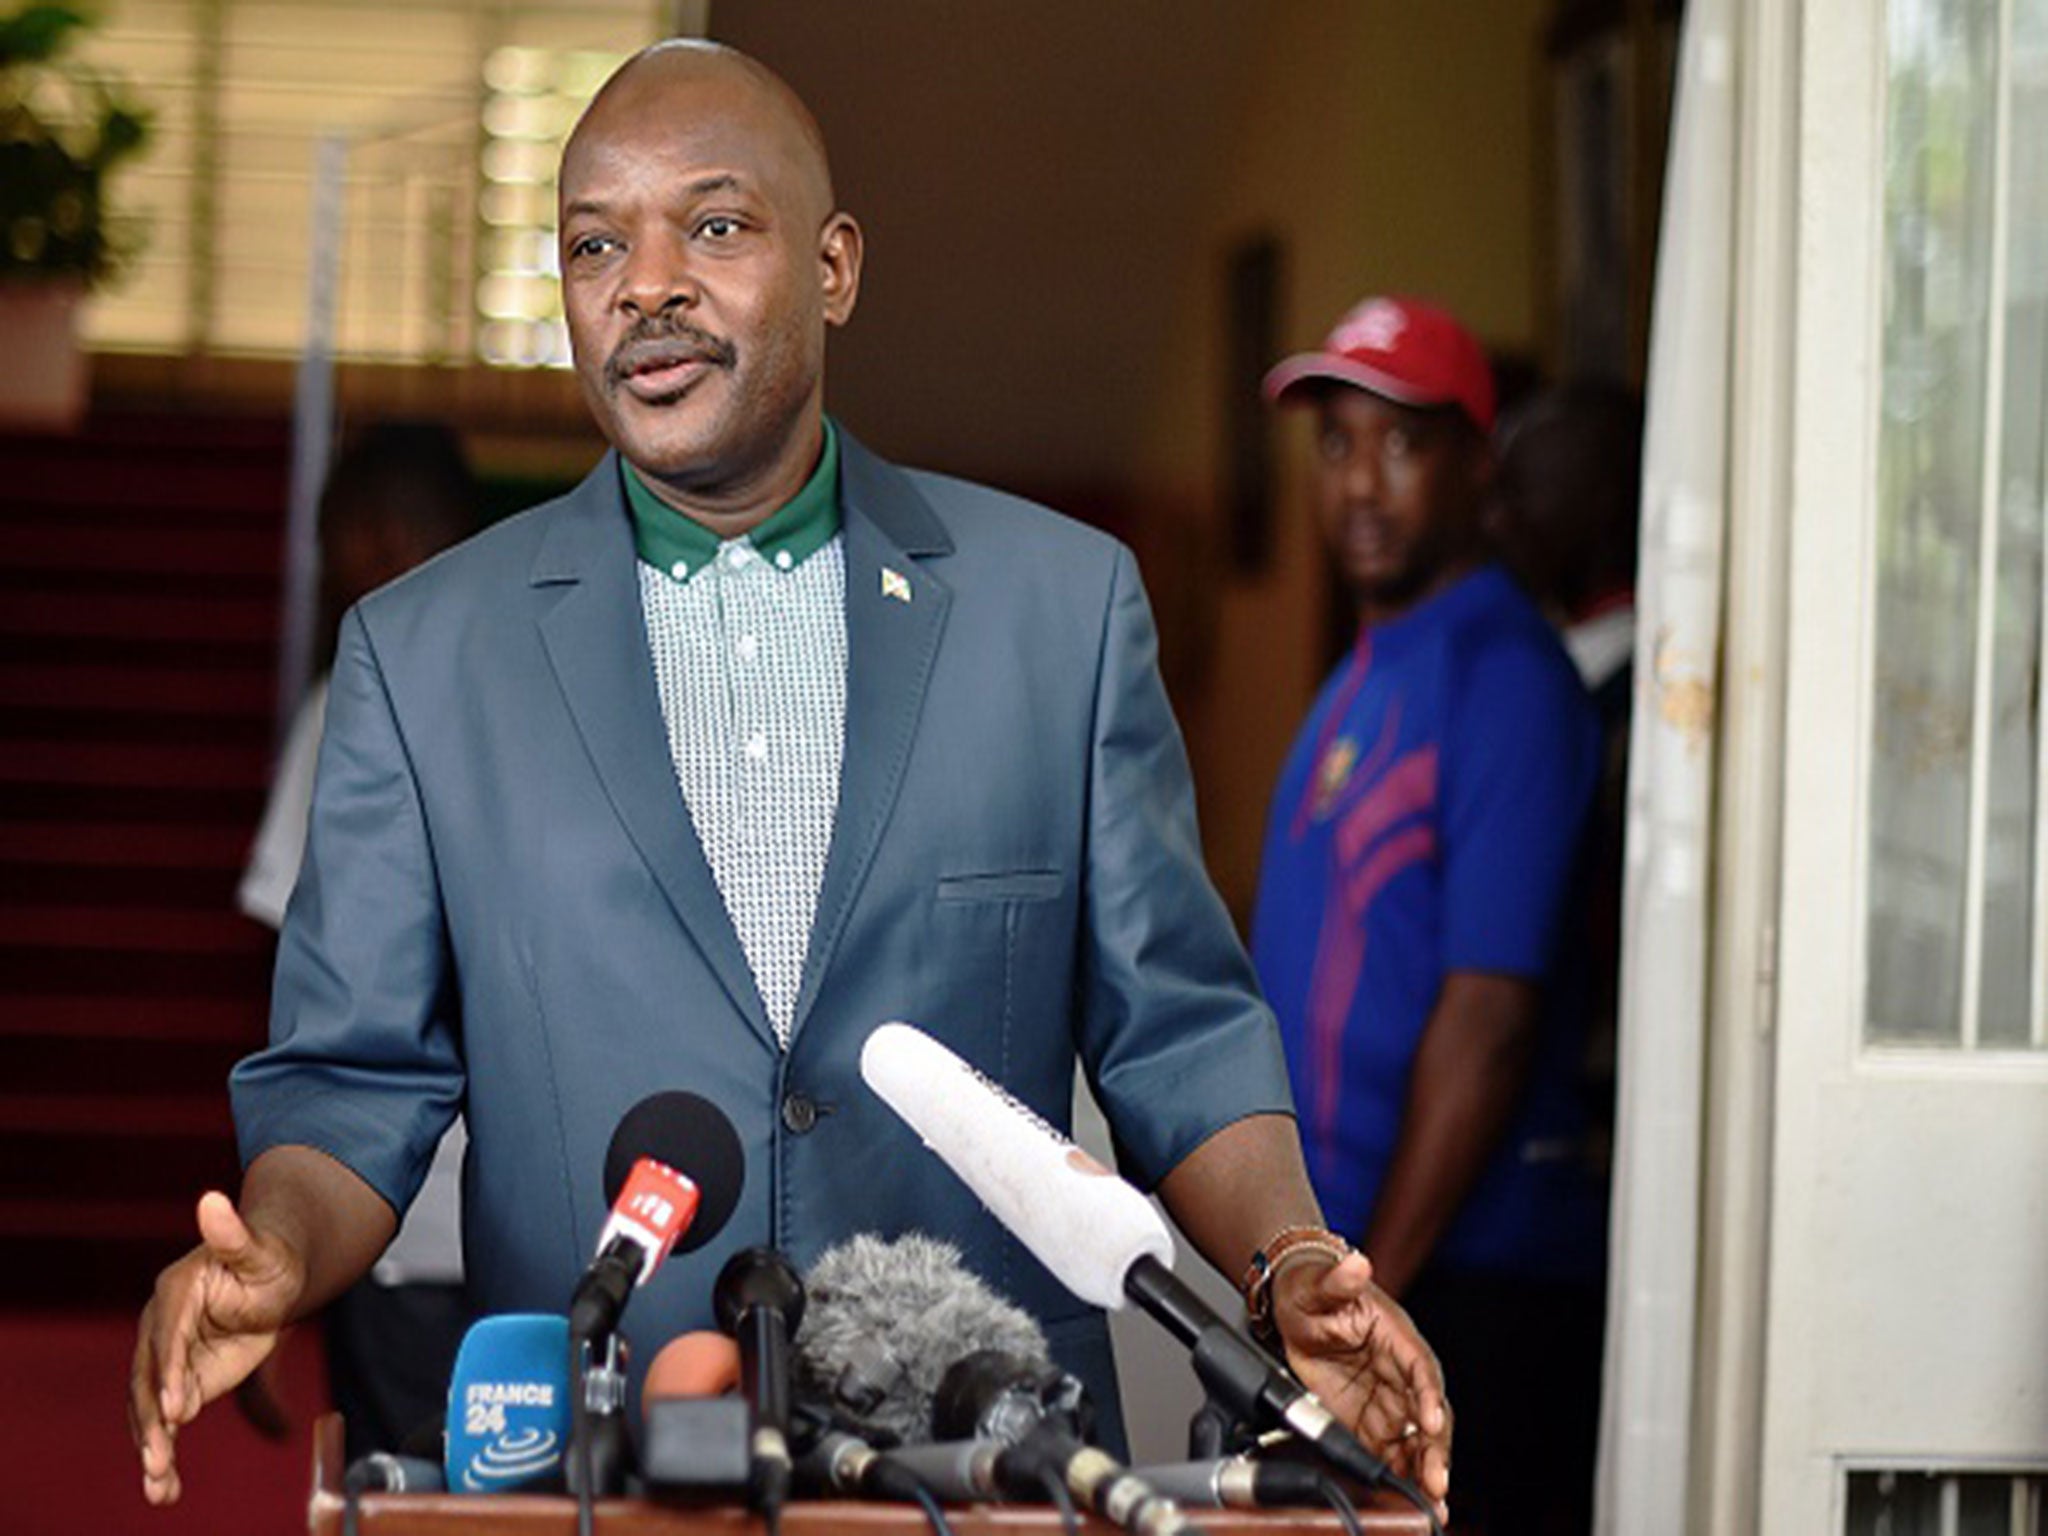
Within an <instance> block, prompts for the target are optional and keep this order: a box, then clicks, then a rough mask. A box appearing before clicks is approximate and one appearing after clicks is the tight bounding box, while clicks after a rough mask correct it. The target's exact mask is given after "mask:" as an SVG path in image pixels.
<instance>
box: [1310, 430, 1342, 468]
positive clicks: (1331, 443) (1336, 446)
mask: <svg viewBox="0 0 2048 1536" xmlns="http://www.w3.org/2000/svg"><path fill="white" fill-rule="evenodd" d="M1349 451H1350V444H1349V443H1347V442H1345V440H1344V434H1343V433H1341V432H1325V433H1324V434H1323V435H1322V436H1321V437H1319V438H1317V439H1316V452H1318V453H1320V454H1321V455H1322V456H1323V457H1324V458H1325V459H1326V460H1328V461H1329V462H1330V463H1332V464H1334V463H1336V462H1337V461H1338V460H1339V459H1341V458H1343V457H1344V455H1345V454H1346V453H1347V452H1349Z"/></svg>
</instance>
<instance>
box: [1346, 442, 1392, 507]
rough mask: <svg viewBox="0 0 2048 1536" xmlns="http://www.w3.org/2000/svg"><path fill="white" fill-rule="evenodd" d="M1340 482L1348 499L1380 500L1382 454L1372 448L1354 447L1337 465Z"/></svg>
mask: <svg viewBox="0 0 2048 1536" xmlns="http://www.w3.org/2000/svg"><path fill="white" fill-rule="evenodd" d="M1337 478H1338V483H1339V484H1341V485H1342V486H1343V488H1344V497H1345V499H1346V500H1347V501H1377V500H1379V495H1380V487H1381V483H1382V478H1383V477H1382V475H1381V472H1380V456H1379V455H1378V454H1377V453H1375V452H1374V451H1373V450H1372V449H1371V448H1368V447H1360V448H1354V449H1352V450H1351V452H1350V453H1348V454H1346V455H1345V457H1344V461H1343V463H1341V464H1340V465H1338V467H1337Z"/></svg>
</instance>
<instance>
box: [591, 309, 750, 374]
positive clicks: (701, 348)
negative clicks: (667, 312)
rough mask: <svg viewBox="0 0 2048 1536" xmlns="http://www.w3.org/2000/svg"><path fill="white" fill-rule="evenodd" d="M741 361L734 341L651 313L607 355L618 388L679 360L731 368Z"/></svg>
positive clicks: (607, 368)
mask: <svg viewBox="0 0 2048 1536" xmlns="http://www.w3.org/2000/svg"><path fill="white" fill-rule="evenodd" d="M738 361H739V353H738V352H737V351H736V350H735V349H734V348H733V344H732V343H731V342H729V341H726V340H724V339H723V338H721V337H718V336H714V335H712V334H711V333H710V332H709V331H707V330H704V329H703V328H701V327H699V326H695V325H692V324H690V322H689V321H687V320H677V319H673V318H664V317H663V316H661V315H649V316H648V317H646V318H645V319H643V320H640V321H637V322H636V323H635V324H634V326H633V328H632V330H630V331H628V332H627V333H626V335H625V338H624V339H623V340H621V341H620V343H619V344H618V346H616V347H615V348H613V349H612V355H611V356H610V357H608V358H606V359H605V365H604V376H605V382H606V384H608V385H610V386H611V387H613V388H617V387H618V386H619V385H620V384H623V383H624V382H625V381H626V380H627V379H629V378H631V377H632V376H633V375H634V374H636V373H645V372H648V371H650V370H652V369H655V368H672V367H674V366H675V365H676V364H678V363H710V364H711V365H712V366H714V367H717V368H726V369H730V368H731V367H732V366H733V365H734V364H735V363H736V362H738Z"/></svg>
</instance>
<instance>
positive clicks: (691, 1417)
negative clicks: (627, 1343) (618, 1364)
mask: <svg viewBox="0 0 2048 1536" xmlns="http://www.w3.org/2000/svg"><path fill="white" fill-rule="evenodd" d="M739 1382H740V1351H739V1346H738V1345H737V1344H735V1343H734V1342H733V1341H732V1340H731V1339H729V1338H727V1337H726V1336H725V1335H724V1334H722V1333H711V1332H709V1331H707V1330H698V1331H697V1332H694V1333H684V1334H678V1335H677V1336H676V1337H675V1338H673V1339H670V1340H669V1341H668V1343H666V1344H664V1345H663V1346H662V1347H661V1352H660V1353H659V1354H657V1355H656V1356H655V1357H654V1359H653V1361H652V1362H651V1363H650V1364H649V1365H648V1367H647V1377H646V1380H645V1381H644V1382H643V1383H642V1384H641V1388H640V1408H641V1420H642V1423H643V1425H644V1427H645V1430H646V1445H645V1448H644V1450H643V1452H642V1454H641V1458H640V1461H641V1470H642V1473H643V1475H644V1476H645V1477H646V1479H647V1482H648V1484H649V1486H651V1487H655V1488H678V1489H707V1488H709V1489H722V1490H733V1489H744V1488H745V1487H746V1486H747V1479H748V1476H749V1474H750V1472H751V1470H752V1458H751V1456H750V1455H749V1453H748V1444H747V1442H748V1435H747V1405H746V1404H745V1403H744V1402H742V1401H740V1399H738V1398H737V1397H733V1396H731V1395H729V1394H730V1393H731V1392H732V1391H733V1389H734V1388H735V1387H737V1386H738V1385H739Z"/></svg>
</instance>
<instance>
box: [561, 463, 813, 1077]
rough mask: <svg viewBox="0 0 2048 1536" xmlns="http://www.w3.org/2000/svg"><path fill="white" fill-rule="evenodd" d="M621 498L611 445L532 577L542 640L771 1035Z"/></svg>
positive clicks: (643, 847)
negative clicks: (664, 688)
mask: <svg viewBox="0 0 2048 1536" xmlns="http://www.w3.org/2000/svg"><path fill="white" fill-rule="evenodd" d="M624 497H625V493H624V491H623V489H622V488H621V486H620V483H619V465H618V459H617V456H616V455H615V454H610V453H608V454H606V455H605V456H604V458H603V459H602V460H601V461H600V462H599V464H598V466H597V468H596V469H595V470H593V471H591V473H590V476H589V478H587V479H586V480H585V481H584V482H583V484H582V485H580V486H579V487H577V489H576V490H575V492H573V493H572V495H571V498H570V510H569V513H568V515H567V516H565V517H562V518H559V519H557V520H556V521H555V523H554V524H553V526H552V527H551V528H550V530H549V532H548V534H547V537H546V538H545V539H544V541H543V542H542V545H541V550H540V554H539V557H538V558H537V559H536V560H535V562H534V567H533V576H532V582H533V585H534V587H535V589H536V591H537V595H541V596H542V597H543V602H542V606H541V609H540V614H539V625H540V633H541V641H542V644H543V645H544V646H545V648H546V650H547V655H548V662H549V665H550V666H552V667H553V669H554V674H555V682H556V684H557V686H559V687H560V689H561V690H562V698H563V700H564V702H565V703H566V704H567V705H568V707H569V712H570V714H571V715H572V716H573V717H574V718H575V721H576V729H577V731H578V733H579V734H580V735H581V736H582V738H583V746H584V750H585V751H587V752H588V753H589V754H590V761H591V764H592V765H593V766H594V767H595V768H596V770H597V776H598V778H599V780H600V781H601V782H602V783H603V785H604V790H605V794H606V795H607V796H608V797H609V798H610V800H611V803H612V807H613V809H614V810H615V811H616V812H617V813H618V817H619V820H620V821H621V822H623V823H624V824H625V828H626V833H627V835H628V836H629V837H630V838H631V839H632V840H633V845H634V846H635V847H636V848H637V849H638V850H639V852H640V856H641V858H643V859H644V860H646V862H647V867H648V869H649V870H650V871H652V873H653V875H654V879H655V882H656V883H657V884H658V885H659V886H660V887H661V890H662V894H663V895H665V896H666V897H667V898H668V902H669V905H670V906H671V907H673V908H674V909H675V914H676V916H677V917H678V918H680V919H681V920H682V924H683V927H684V928H685V929H687V930H688V932H689V935H690V938H691V940H692V942H694V943H695V944H696V946H697V948H698V949H699V950H700V951H701V952H702V953H703V956H704V959H705V961H706V962H707V963H708V964H709V965H710V967H711V969H712V971H713V973H714V974H716V976H717V977H718V980H719V983H720V984H721V985H722V986H723V987H724V988H725V991H726V993H727V995H728V996H730V997H731V999H732V1002H733V1006H734V1007H735V1008H737V1009H738V1010H739V1011H740V1013H741V1014H742V1015H743V1016H744V1017H745V1018H746V1020H747V1022H748V1023H749V1024H750V1025H751V1026H752V1027H753V1028H754V1030H755V1031H756V1032H757V1033H758V1034H759V1035H760V1036H761V1037H762V1038H763V1039H764V1040H765V1041H767V1042H768V1043H769V1044H770V1045H773V1044H774V1038H775V1037H774V1033H773V1031H771V1030H770V1029H769V1027H768V1018H767V1014H766V1013H765V1011H764V1010H763V1009H762V1006H761V996H760V992H759V991H758V989H757V988H756V987H755V985H754V975H753V972H752V971H751V970H750V969H749V968H748V966H747V957H746V954H745V952H744V951H743V950H742V949H741V948H740V941H739V936H738V935H737V934H736V933H735V932H734V931H733V926H732V918H731V917H730V916H729V915H728V914H727V912H726V909H725V902H724V899H723V898H722V897H721V896H720V895H719V893H718V882H717V881H716V880H715V879H713V877H712V874H711V866H710V864H709V863H708V862H707V861H706V860H705V857H704V850H703V847H702V845H700V844H699V843H698V841H697V831H696V828H695V826H694V825H692V823H691V821H690V812H689V809H688V807H687V806H686V805H685V804H684V803H683V795H682V790H681V789H680V788H679V787H678V786H677V784H676V776H675V766H674V761H673V759H672V758H671V757H670V755H669V746H668V732H667V730H666V728H665V727H664V725H663V723H662V715H661V698H660V695H659V693H658V691H657V690H656V688H655V685H654V669H653V666H652V665H651V664H650V662H649V660H648V653H647V632H646V620H645V618H644V617H643V615H642V613H641V607H640V589H639V577H638V575H637V572H636V566H637V563H638V562H637V557H636V556H635V554H634V552H633V536H632V525H631V521H630V519H629V518H628V516H627V514H626V510H625V505H624ZM548 594H552V595H554V597H555V600H554V601H553V602H552V603H549V602H547V601H546V600H545V598H546V595H548ZM849 745H850V742H849Z"/></svg>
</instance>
